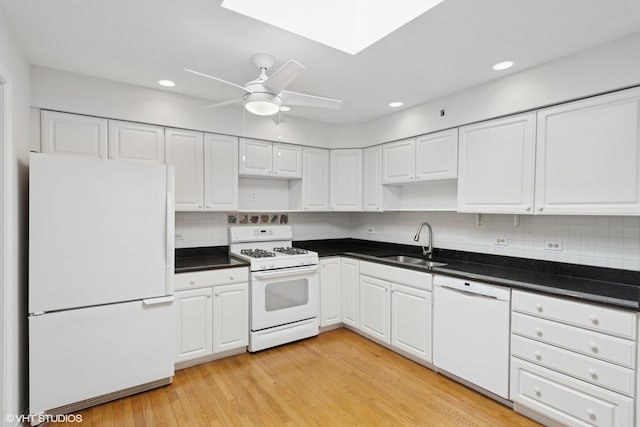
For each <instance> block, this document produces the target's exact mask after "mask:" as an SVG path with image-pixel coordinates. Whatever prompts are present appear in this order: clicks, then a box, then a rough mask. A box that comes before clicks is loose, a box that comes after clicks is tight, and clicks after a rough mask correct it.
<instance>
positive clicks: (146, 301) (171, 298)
mask: <svg viewBox="0 0 640 427" xmlns="http://www.w3.org/2000/svg"><path fill="white" fill-rule="evenodd" d="M174 300H175V297H174V296H173V295H168V296H166V297H158V298H147V299H143V300H142V303H143V304H144V305H158V304H168V303H171V302H173V301H174Z"/></svg>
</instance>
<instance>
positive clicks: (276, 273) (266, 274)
mask: <svg viewBox="0 0 640 427" xmlns="http://www.w3.org/2000/svg"><path fill="white" fill-rule="evenodd" d="M317 270H318V265H307V266H304V267H291V268H282V269H279V270H271V271H259V272H254V273H253V277H255V278H256V279H267V278H272V277H285V276H295V275H299V274H304V273H311V272H314V271H317Z"/></svg>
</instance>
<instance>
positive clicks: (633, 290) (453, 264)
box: [294, 239, 640, 310]
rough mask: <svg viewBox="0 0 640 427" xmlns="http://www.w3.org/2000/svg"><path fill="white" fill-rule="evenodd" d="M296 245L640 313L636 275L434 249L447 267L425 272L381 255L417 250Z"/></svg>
mask: <svg viewBox="0 0 640 427" xmlns="http://www.w3.org/2000/svg"><path fill="white" fill-rule="evenodd" d="M294 246H297V247H301V248H305V249H309V250H313V251H315V252H318V254H319V255H320V256H321V257H328V256H349V257H353V258H358V259H362V260H366V261H372V262H377V263H382V264H387V265H393V266H396V267H403V268H409V269H412V270H419V271H428V272H431V273H434V274H444V275H447V276H454V277H459V278H463V279H468V280H479V281H483V282H486V283H491V284H496V285H501V286H509V287H512V288H514V289H526V290H532V291H537V292H543V293H546V294H550V295H556V296H561V297H565V298H571V299H577V300H581V301H589V302H595V303H598V304H603V305H608V306H612V307H617V308H625V309H632V310H640V272H638V271H630V270H618V269H611V268H601V267H591V266H584V265H577V264H566V263H559V262H551V261H541V260H532V259H524V258H516V257H508V256H498V255H488V254H478V253H472V252H463V251H454V250H446V249H438V248H436V249H435V251H434V257H433V259H434V260H435V261H440V262H444V263H446V264H447V265H446V266H442V267H434V268H431V269H426V268H424V267H421V266H418V265H411V264H402V263H399V262H396V261H391V260H385V259H381V258H379V257H383V256H388V255H399V254H402V255H409V256H413V257H420V258H422V257H423V256H422V252H421V249H420V247H418V246H410V245H399V244H393V243H384V242H374V241H367V240H358V239H329V240H305V241H297V242H294Z"/></svg>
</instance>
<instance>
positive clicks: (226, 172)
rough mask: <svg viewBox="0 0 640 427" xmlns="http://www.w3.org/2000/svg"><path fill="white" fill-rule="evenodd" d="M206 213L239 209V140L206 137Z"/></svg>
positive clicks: (208, 135)
mask: <svg viewBox="0 0 640 427" xmlns="http://www.w3.org/2000/svg"><path fill="white" fill-rule="evenodd" d="M204 209H205V210H206V211H229V210H235V209H238V138H236V137H234V136H227V135H215V134H211V133H208V134H205V136H204Z"/></svg>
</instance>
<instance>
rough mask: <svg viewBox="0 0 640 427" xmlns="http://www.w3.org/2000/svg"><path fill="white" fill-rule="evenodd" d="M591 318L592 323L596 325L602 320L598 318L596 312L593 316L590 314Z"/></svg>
mask: <svg viewBox="0 0 640 427" xmlns="http://www.w3.org/2000/svg"><path fill="white" fill-rule="evenodd" d="M589 320H591V323H593V324H594V325H597V324H598V323H600V321H599V320H598V318H597V317H596V315H595V314H592V315H591V316H589Z"/></svg>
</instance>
